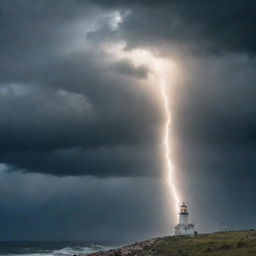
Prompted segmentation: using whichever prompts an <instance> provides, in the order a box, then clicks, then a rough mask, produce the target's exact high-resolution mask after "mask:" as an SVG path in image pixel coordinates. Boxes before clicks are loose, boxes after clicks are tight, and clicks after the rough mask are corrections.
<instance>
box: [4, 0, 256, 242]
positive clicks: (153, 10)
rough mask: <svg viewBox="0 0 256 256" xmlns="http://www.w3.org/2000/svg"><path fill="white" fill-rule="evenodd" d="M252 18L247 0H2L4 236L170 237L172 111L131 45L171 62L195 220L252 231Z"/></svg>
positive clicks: (175, 154)
mask: <svg viewBox="0 0 256 256" xmlns="http://www.w3.org/2000/svg"><path fill="white" fill-rule="evenodd" d="M255 24H256V3H255V1H253V0H248V1H240V0H237V1H231V0H228V1H219V0H215V1H199V0H191V1H185V0H169V1H167V0H158V1H153V0H152V1H151V0H148V1H145V0H144V1H143V0H137V1H135V0H129V1H125V0H109V1H107V0H94V1H92V0H91V1H89V0H88V1H86V0H84V1H81V0H55V1H50V0H43V1H40V0H12V1H8V0H0V31H1V35H0V56H1V61H0V226H1V232H0V240H86V241H111V242H120V241H121V242H126V241H135V240H138V239H146V238H151V237H155V236H161V235H168V234H173V232H174V225H175V224H176V223H177V216H176V215H175V214H174V210H175V207H174V202H173V197H172V194H171V192H170V189H169V187H168V184H167V183H166V180H165V174H164V168H163V157H162V138H163V127H164V125H165V123H166V116H165V114H164V111H163V105H162V102H161V97H160V95H159V85H158V84H157V83H155V84H154V83H153V84H152V82H150V77H152V74H153V73H154V70H152V67H151V66H150V65H149V64H150V63H148V62H147V61H142V62H141V63H135V62H134V59H132V58H131V56H134V54H133V53H134V52H135V53H136V51H139V52H146V53H150V56H151V57H152V56H153V57H152V58H156V59H157V58H158V59H164V60H167V61H168V62H170V63H172V68H170V70H168V71H166V72H167V73H168V80H167V84H168V90H167V94H168V100H169V103H170V104H169V108H170V113H171V117H172V123H171V127H170V137H171V141H170V146H171V154H170V157H171V159H172V162H173V165H174V169H175V175H176V177H177V181H176V182H177V184H178V185H177V187H178V189H179V192H180V194H181V198H182V200H184V201H185V202H186V203H187V204H188V207H189V212H190V220H191V222H193V223H194V224H195V225H196V229H197V230H198V232H213V231H217V230H219V228H220V223H225V226H226V228H227V229H229V230H234V229H250V228H255V222H256V215H255V211H256V205H255V201H256V192H255V182H256V172H255V167H256V120H255V115H256V104H255V95H256V87H255V83H256V72H255V68H256V59H255V53H256V36H255V35H256V33H255ZM135 55H136V54H135Z"/></svg>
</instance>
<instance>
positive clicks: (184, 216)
mask: <svg viewBox="0 0 256 256" xmlns="http://www.w3.org/2000/svg"><path fill="white" fill-rule="evenodd" d="M188 215H189V214H188V207H187V206H186V205H185V203H183V204H182V205H181V206H180V212H179V224H178V225H176V226H175V236H193V235H194V224H189V221H188Z"/></svg>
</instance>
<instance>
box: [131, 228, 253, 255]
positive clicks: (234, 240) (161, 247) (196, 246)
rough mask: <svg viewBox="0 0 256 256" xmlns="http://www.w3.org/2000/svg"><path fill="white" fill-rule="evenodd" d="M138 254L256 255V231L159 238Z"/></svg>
mask: <svg viewBox="0 0 256 256" xmlns="http://www.w3.org/2000/svg"><path fill="white" fill-rule="evenodd" d="M136 255H137V256H207V255H209V256H247V255H251V256H252V255H253V256H256V231H254V230H250V231H233V232H221V233H212V234H204V235H198V236H195V237H164V238H158V239H157V240H156V241H155V242H154V244H153V245H151V246H146V247H145V248H144V250H142V251H139V252H137V253H136Z"/></svg>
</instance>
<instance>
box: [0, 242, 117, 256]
mask: <svg viewBox="0 0 256 256" xmlns="http://www.w3.org/2000/svg"><path fill="white" fill-rule="evenodd" d="M116 247H118V246H117V245H116V246H114V245H113V246H111V245H110V244H103V243H88V242H0V255H1V256H7V255H9V256H70V255H74V254H78V253H85V254H88V253H92V252H97V251H101V250H109V249H113V248H116Z"/></svg>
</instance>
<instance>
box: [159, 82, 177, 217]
mask: <svg viewBox="0 0 256 256" xmlns="http://www.w3.org/2000/svg"><path fill="white" fill-rule="evenodd" d="M159 84H160V93H161V97H162V102H163V109H164V112H165V116H166V121H165V125H164V131H163V142H162V143H163V154H164V159H165V165H166V169H167V182H168V184H169V186H170V189H171V192H172V195H173V198H174V201H175V211H176V214H177V213H178V210H179V205H180V198H179V193H178V189H177V188H176V185H175V182H176V180H175V175H174V165H173V163H172V161H171V157H170V151H171V146H170V127H171V113H170V104H169V98H168V96H167V93H166V81H165V80H164V79H161V78H160V79H159Z"/></svg>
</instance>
